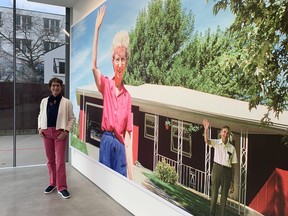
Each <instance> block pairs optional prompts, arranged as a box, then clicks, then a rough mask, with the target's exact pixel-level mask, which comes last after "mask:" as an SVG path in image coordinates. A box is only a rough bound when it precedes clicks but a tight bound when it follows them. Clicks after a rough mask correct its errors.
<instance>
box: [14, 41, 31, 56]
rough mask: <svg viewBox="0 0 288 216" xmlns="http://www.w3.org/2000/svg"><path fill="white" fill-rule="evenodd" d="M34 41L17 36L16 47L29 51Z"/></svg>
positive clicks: (25, 51) (24, 51) (19, 49)
mask: <svg viewBox="0 0 288 216" xmlns="http://www.w3.org/2000/svg"><path fill="white" fill-rule="evenodd" d="M31 44H32V41H31V40H28V39H19V38H16V48H17V49H18V52H19V51H22V52H23V53H29V52H30V50H31Z"/></svg>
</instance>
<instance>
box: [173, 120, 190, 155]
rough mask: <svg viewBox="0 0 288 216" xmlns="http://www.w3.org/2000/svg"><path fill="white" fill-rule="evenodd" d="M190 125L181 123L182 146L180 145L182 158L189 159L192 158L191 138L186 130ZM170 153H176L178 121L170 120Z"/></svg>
mask: <svg viewBox="0 0 288 216" xmlns="http://www.w3.org/2000/svg"><path fill="white" fill-rule="evenodd" d="M190 125H191V124H190V123H187V122H183V133H182V135H183V144H182V153H183V156H185V157H189V158H191V156H192V136H191V133H189V132H188V131H189V130H188V128H189V127H190ZM171 151H172V152H175V153H177V152H178V121H177V120H172V123H171Z"/></svg>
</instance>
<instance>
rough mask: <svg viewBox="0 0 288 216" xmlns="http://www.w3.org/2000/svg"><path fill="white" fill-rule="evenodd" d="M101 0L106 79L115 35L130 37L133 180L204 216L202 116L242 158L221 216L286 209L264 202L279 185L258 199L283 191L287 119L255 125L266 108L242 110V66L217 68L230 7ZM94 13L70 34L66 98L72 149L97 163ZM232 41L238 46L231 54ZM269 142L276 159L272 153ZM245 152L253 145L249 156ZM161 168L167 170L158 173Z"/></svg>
mask: <svg viewBox="0 0 288 216" xmlns="http://www.w3.org/2000/svg"><path fill="white" fill-rule="evenodd" d="M103 4H105V5H106V15H105V18H104V20H103V23H102V25H101V30H100V33H99V40H98V64H97V65H98V67H99V69H100V70H101V72H102V73H103V75H104V76H107V77H109V78H112V77H113V76H114V72H113V68H112V63H111V57H112V52H111V44H112V40H113V37H114V35H115V34H116V33H117V32H119V31H121V30H126V31H128V32H129V36H130V54H131V57H130V60H129V64H128V67H127V70H126V72H125V78H124V80H125V85H126V87H127V90H128V91H129V92H130V94H131V97H132V115H133V134H132V143H133V150H132V157H133V170H134V178H133V181H135V182H137V183H139V184H141V185H142V186H143V187H145V188H146V189H147V190H150V191H152V192H154V193H156V194H157V195H159V196H161V197H163V198H164V199H166V200H168V201H169V202H171V203H173V204H174V205H175V206H178V207H180V208H182V209H184V210H185V211H187V212H188V213H190V214H192V215H203V216H204V215H208V214H209V208H210V200H209V199H210V177H211V175H210V173H211V170H212V165H213V163H212V161H213V149H211V148H210V147H208V146H206V145H205V144H204V141H203V126H202V120H203V119H205V118H208V119H209V120H211V136H213V137H215V138H216V137H217V135H218V133H219V130H220V129H221V127H222V126H224V125H227V124H228V125H229V126H230V127H231V129H232V131H233V136H231V142H232V143H233V145H234V146H235V148H236V151H237V157H238V159H239V163H238V166H237V169H236V174H235V177H234V182H235V185H236V186H235V190H234V192H233V193H231V194H230V195H229V198H228V203H227V204H228V207H227V214H226V215H244V214H247V211H250V212H253V213H254V214H255V215H257V214H258V212H257V211H259V212H261V213H262V214H265V213H267V215H269V214H268V212H271V211H272V212H273V214H274V213H275V211H276V212H277V211H278V212H287V208H286V207H285V205H284V207H283V208H282V207H279V206H278V207H277V208H276V210H275V206H273V205H267V202H269V203H272V202H270V201H271V200H274V201H275V202H276V201H277V202H280V201H281V200H282V199H281V197H285V194H284V195H283V194H282V193H280V192H279V191H278V192H277V193H276V192H275V191H273V192H271V195H269V197H266V198H267V202H265V201H263V199H262V200H261V196H262V195H261V194H264V193H265V191H267V190H269V188H271V187H272V184H275V185H276V186H277V185H278V186H279V185H281V188H286V189H287V188H288V186H287V184H285V183H284V182H283V181H281V182H279V181H278V180H279V178H278V177H279V176H280V177H281V178H282V177H283V176H286V177H287V170H288V165H287V164H288V163H287V162H288V161H287V157H286V156H287V153H288V152H287V149H286V148H285V147H284V145H283V144H282V143H281V137H282V135H283V134H284V132H283V131H284V130H282V128H281V129H280V126H279V128H277V125H284V126H285V125H286V126H285V127H286V128H287V123H284V120H283V117H282V118H280V119H275V124H274V125H276V126H275V127H276V128H274V129H272V128H267V129H265V128H264V129H263V128H259V124H260V121H261V118H262V117H263V115H264V114H265V112H266V108H265V107H262V106H261V107H260V108H258V110H257V111H249V109H248V106H249V105H251V104H248V102H247V100H246V102H245V97H247V95H248V91H246V90H247V89H246V90H245V89H243V88H241V86H240V85H239V84H240V83H241V82H242V81H243V77H242V78H241V77H238V78H237V74H238V72H237V70H239V69H241V67H240V66H241V65H240V64H239V65H240V66H239V68H238V67H236V68H235V66H234V67H233V68H230V69H229V70H228V69H227V67H221V64H222V65H224V63H225V64H226V65H227V64H229V62H230V60H231V59H230V58H228V57H227V56H233V55H235V53H236V52H238V53H239V50H236V48H235V47H236V42H235V38H233V37H234V36H233V35H232V34H231V35H230V34H229V31H227V29H228V28H230V27H231V25H232V24H233V23H234V21H235V16H234V15H233V13H231V12H230V11H229V9H228V8H227V9H226V10H221V11H220V12H218V14H217V15H214V13H213V12H215V11H213V6H214V4H215V3H214V1H208V2H207V1H205V0H203V1H201V0H192V1H191V0H181V1H180V0H168V1H159V0H155V1H148V0H141V1H130V0H123V1H118V0H109V1H106V2H104V3H103ZM214 9H215V8H214ZM98 10H99V8H96V9H95V10H94V11H92V12H91V13H89V14H88V15H87V16H85V17H84V18H83V19H82V20H80V21H79V22H78V23H76V24H74V25H73V26H72V28H71V34H70V35H71V83H70V98H71V100H72V103H73V108H74V112H75V115H76V117H77V121H76V122H77V124H76V125H75V128H74V131H73V134H72V136H71V147H72V148H76V149H78V150H80V151H81V152H83V153H84V154H86V155H87V156H88V157H91V158H93V159H95V160H96V161H98V160H99V143H100V139H101V135H102V130H101V117H102V107H103V99H102V95H101V94H100V93H99V92H98V90H97V88H96V84H95V81H94V77H93V73H92V46H93V37H94V27H95V20H96V16H97V12H98ZM231 47H234V49H235V50H236V51H235V53H231V50H232V48H231ZM223 62H224V63H223ZM247 82H249V80H247ZM218 104H224V107H226V108H227V109H226V108H223V107H220V106H218ZM259 113H260V114H259ZM284 115H285V116H286V115H287V113H284ZM272 121H274V118H272ZM247 125H248V126H247ZM281 127H282V126H281ZM263 134H265V135H264V136H263ZM248 139H249V146H248ZM272 140H273V141H272ZM271 143H273V144H274V147H273V148H274V149H275V155H273V156H270V155H269V146H270V145H271ZM260 144H261V145H262V147H261V148H262V149H266V150H265V151H264V152H261V153H260V152H257V151H256V149H257V148H258V147H259V145H260ZM248 149H249V151H250V152H254V155H253V157H252V156H251V155H250V154H248ZM263 155H266V156H267V157H268V155H269V156H270V157H269V159H267V158H266V159H265V162H264V163H265V165H266V166H267V167H269V170H267V171H262V170H261V171H259V166H257V163H258V162H257V159H259V158H262V159H263ZM276 155H277V156H276ZM248 161H250V163H249V164H248ZM262 162H263V161H262ZM272 164H273V165H272ZM275 164H278V166H276V165H275ZM262 167H263V166H262ZM260 169H261V168H260ZM111 172H112V170H111ZM253 172H254V173H261V177H259V176H258V180H259V181H260V183H259V181H258V182H256V181H255V178H254V177H253ZM163 173H164V176H165V175H169V176H170V177H169V178H168V179H167V178H166V179H165V178H163V176H162V177H161V175H162V174H163ZM159 176H160V177H159ZM268 179H269V181H268ZM277 179H278V180H277ZM274 180H275V181H274ZM277 181H278V183H279V184H277ZM275 185H274V186H275ZM256 188H257V189H256ZM284 191H285V190H284ZM265 194H269V193H265ZM262 197H263V196H262ZM279 200H280V201H279ZM281 202H283V201H281ZM267 206H268V207H267ZM281 206H283V205H281ZM285 208H286V209H285ZM277 209H278V210H277ZM273 214H271V215H273ZM259 215H260V213H259ZM276 215H277V214H276ZM279 215H280V214H279Z"/></svg>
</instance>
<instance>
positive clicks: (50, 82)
mask: <svg viewBox="0 0 288 216" xmlns="http://www.w3.org/2000/svg"><path fill="white" fill-rule="evenodd" d="M52 83H59V84H60V85H61V88H62V87H63V81H62V80H61V79H59V78H57V77H54V78H52V79H50V81H49V88H51V86H52Z"/></svg>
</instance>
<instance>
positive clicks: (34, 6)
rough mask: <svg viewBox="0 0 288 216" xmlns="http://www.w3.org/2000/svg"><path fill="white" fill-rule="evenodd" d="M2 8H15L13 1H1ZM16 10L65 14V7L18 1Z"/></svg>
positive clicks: (25, 0) (24, 0) (23, 0)
mask: <svg viewBox="0 0 288 216" xmlns="http://www.w3.org/2000/svg"><path fill="white" fill-rule="evenodd" d="M0 6H5V7H11V8H12V7H13V0H1V1H0ZM16 8H19V9H26V10H33V11H40V12H47V13H55V14H62V15H64V14H65V8H64V7H58V6H53V5H47V4H39V3H34V2H28V1H27V0H16Z"/></svg>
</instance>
